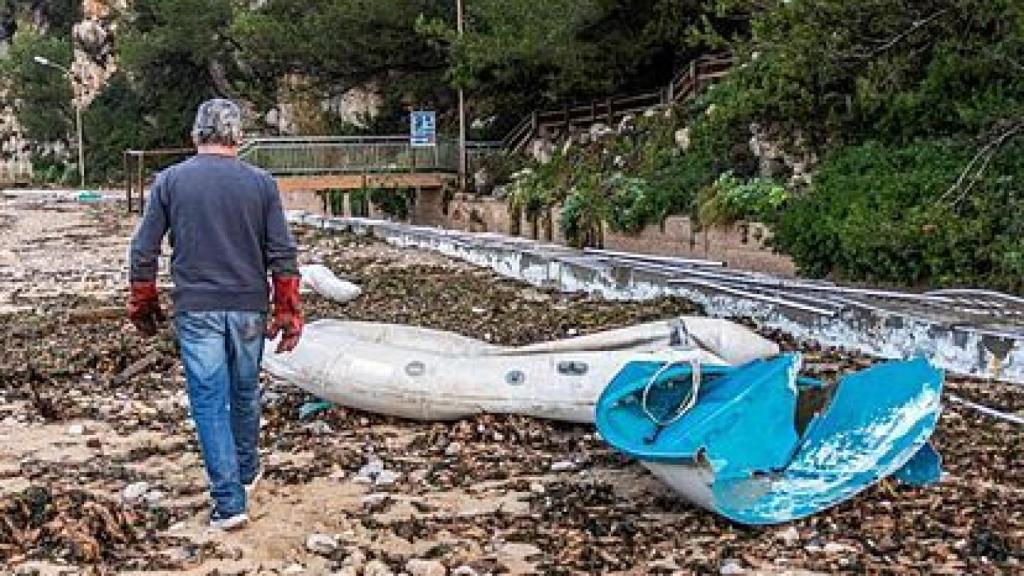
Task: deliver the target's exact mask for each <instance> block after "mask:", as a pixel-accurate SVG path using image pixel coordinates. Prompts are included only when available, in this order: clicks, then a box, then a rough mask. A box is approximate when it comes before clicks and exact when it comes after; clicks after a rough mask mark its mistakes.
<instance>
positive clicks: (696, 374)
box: [640, 358, 701, 428]
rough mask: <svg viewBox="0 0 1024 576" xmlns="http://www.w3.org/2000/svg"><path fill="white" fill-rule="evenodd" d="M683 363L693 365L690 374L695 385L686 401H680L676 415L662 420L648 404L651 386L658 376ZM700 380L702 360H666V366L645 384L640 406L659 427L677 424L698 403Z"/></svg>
mask: <svg viewBox="0 0 1024 576" xmlns="http://www.w3.org/2000/svg"><path fill="white" fill-rule="evenodd" d="M683 364H689V365H690V367H691V373H690V374H691V378H692V380H693V387H692V388H691V389H690V397H689V398H687V399H686V401H685V402H682V403H680V405H679V408H678V409H677V410H676V413H675V415H674V416H672V417H671V418H669V419H668V420H662V419H660V418H658V417H657V416H655V415H654V413H652V412H651V409H650V408H649V407H648V406H647V397H648V396H649V395H650V393H651V388H652V387H653V386H654V384H655V383H656V382H657V381H658V378H659V377H660V376H661V375H662V374H664V373H665V372H666V371H668V370H669V369H670V368H672V367H674V366H679V365H683ZM700 380H701V379H700V361H699V360H697V359H696V358H694V359H692V360H673V361H671V362H666V363H665V365H664V366H662V367H661V368H659V369H658V371H657V372H655V373H654V375H653V376H651V378H650V380H648V381H647V385H646V386H644V393H643V396H641V398H640V408H641V409H642V410H643V411H644V414H646V415H647V417H648V418H650V419H651V422H654V423H655V424H656V425H657V426H658V427H659V428H664V427H666V426H669V425H670V424H675V423H676V422H678V421H679V419H680V418H682V417H683V416H684V415H686V413H687V412H689V411H690V410H691V409H693V407H694V406H696V405H697V394H698V393H699V392H700Z"/></svg>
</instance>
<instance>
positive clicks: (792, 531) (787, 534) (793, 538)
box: [775, 526, 800, 546]
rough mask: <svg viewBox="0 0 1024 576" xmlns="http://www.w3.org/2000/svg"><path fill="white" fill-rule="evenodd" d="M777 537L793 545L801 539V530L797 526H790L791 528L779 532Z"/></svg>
mask: <svg viewBox="0 0 1024 576" xmlns="http://www.w3.org/2000/svg"><path fill="white" fill-rule="evenodd" d="M775 537H776V538H778V539H779V540H782V541H783V542H785V543H786V544H788V545H790V546H792V545H793V544H796V543H797V542H799V541H800V531H799V530H797V529H796V527H795V526H790V527H789V528H786V529H785V530H782V531H781V532H778V533H777V534H776V535H775Z"/></svg>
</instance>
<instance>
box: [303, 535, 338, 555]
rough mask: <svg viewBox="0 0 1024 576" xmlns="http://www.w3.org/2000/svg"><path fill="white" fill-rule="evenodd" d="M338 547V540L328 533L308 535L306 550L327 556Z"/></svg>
mask: <svg viewBox="0 0 1024 576" xmlns="http://www.w3.org/2000/svg"><path fill="white" fill-rule="evenodd" d="M337 549H338V541H337V540H335V539H334V538H333V537H332V536H328V535H327V534H310V535H309V536H308V537H306V550H309V551H310V552H312V553H314V554H319V555H321V556H327V555H329V554H331V553H333V552H334V551H335V550H337Z"/></svg>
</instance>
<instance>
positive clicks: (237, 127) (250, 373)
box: [128, 99, 302, 530]
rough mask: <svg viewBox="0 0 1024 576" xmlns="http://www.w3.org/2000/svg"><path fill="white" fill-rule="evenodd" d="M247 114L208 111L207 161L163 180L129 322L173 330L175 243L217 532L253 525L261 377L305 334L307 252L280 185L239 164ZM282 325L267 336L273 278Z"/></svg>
mask: <svg viewBox="0 0 1024 576" xmlns="http://www.w3.org/2000/svg"><path fill="white" fill-rule="evenodd" d="M241 120H242V118H241V111H240V110H239V108H238V106H237V105H236V104H235V103H234V102H231V101H229V100H223V99H216V100H210V101H207V102H204V103H203V104H202V105H201V106H200V107H199V110H198V112H197V113H196V119H195V125H194V127H193V129H192V138H193V140H194V142H195V144H196V147H197V148H198V154H197V155H195V156H193V157H192V158H190V159H188V160H186V161H184V162H182V163H180V164H176V165H174V166H171V167H170V168H167V169H166V170H164V171H163V172H161V173H160V174H159V175H158V176H157V177H156V180H155V181H154V183H153V186H152V188H151V190H150V196H149V202H148V204H147V205H146V211H145V215H144V216H143V219H142V223H141V224H140V225H139V228H138V230H136V232H135V236H134V238H132V244H131V256H130V257H131V265H130V268H131V271H130V281H131V296H130V298H129V302H128V315H129V317H130V319H131V321H132V323H133V324H134V325H135V326H136V327H137V328H138V329H139V331H140V332H142V333H143V334H144V335H146V336H152V335H154V334H156V331H157V324H158V323H159V322H160V321H162V320H163V319H164V316H163V313H162V311H161V309H160V304H159V300H158V294H157V285H156V277H157V266H158V257H159V255H160V245H161V243H162V241H163V237H164V235H165V234H166V233H167V232H168V231H170V243H171V247H172V249H173V255H172V258H171V275H172V278H173V280H174V292H173V300H174V308H175V315H174V326H175V329H176V331H177V337H178V343H179V345H180V348H181V358H182V362H183V364H184V367H185V377H186V380H187V385H188V397H189V405H190V408H191V413H192V418H193V420H194V421H195V425H196V431H197V433H198V436H199V445H200V447H201V449H202V453H203V463H204V464H205V466H206V473H207V477H208V479H209V484H210V495H211V496H212V498H213V512H212V513H211V515H210V525H211V526H212V527H214V528H221V529H226V530H230V529H234V528H239V527H241V526H243V525H244V524H245V523H246V522H247V521H248V516H247V515H246V497H247V492H250V491H251V488H253V487H255V484H256V482H257V481H258V480H259V477H260V474H261V468H260V463H259V435H260V394H259V372H260V360H261V357H262V355H263V340H264V335H265V334H266V336H267V337H269V338H276V337H277V335H278V333H279V332H280V333H283V336H282V338H281V341H280V343H279V344H278V348H277V349H278V352H284V351H290V350H292V349H293V348H295V346H296V344H297V343H298V340H299V337H300V335H301V333H302V313H301V311H300V306H299V274H298V270H297V267H296V260H295V256H296V246H295V240H294V239H293V238H292V235H291V233H290V232H289V230H288V224H287V222H286V221H285V217H284V212H283V210H282V207H281V199H280V195H279V194H278V190H277V185H276V183H275V182H274V180H273V178H271V177H270V176H269V175H268V174H267V173H266V172H264V171H262V170H259V169H257V168H254V167H252V166H250V165H248V164H246V163H245V162H242V161H241V160H239V159H238V157H237V155H238V146H239V144H240V143H241V140H242V124H241ZM268 269H269V270H270V272H271V273H272V275H273V300H274V307H273V318H272V321H271V322H270V324H269V326H268V325H267V302H268V299H269V298H268V296H269V295H268V287H267V271H268Z"/></svg>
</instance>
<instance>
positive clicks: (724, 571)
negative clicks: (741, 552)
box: [718, 559, 747, 576]
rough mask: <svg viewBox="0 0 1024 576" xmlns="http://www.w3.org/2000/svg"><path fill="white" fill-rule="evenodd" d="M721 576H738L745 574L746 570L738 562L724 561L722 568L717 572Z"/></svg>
mask: <svg viewBox="0 0 1024 576" xmlns="http://www.w3.org/2000/svg"><path fill="white" fill-rule="evenodd" d="M718 572H719V574H721V575H722V576H737V575H739V574H746V573H747V569H746V568H744V567H743V566H741V565H740V561H739V560H731V559H730V560H726V561H725V562H724V563H723V564H722V568H721V569H720V570H719V571H718Z"/></svg>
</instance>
